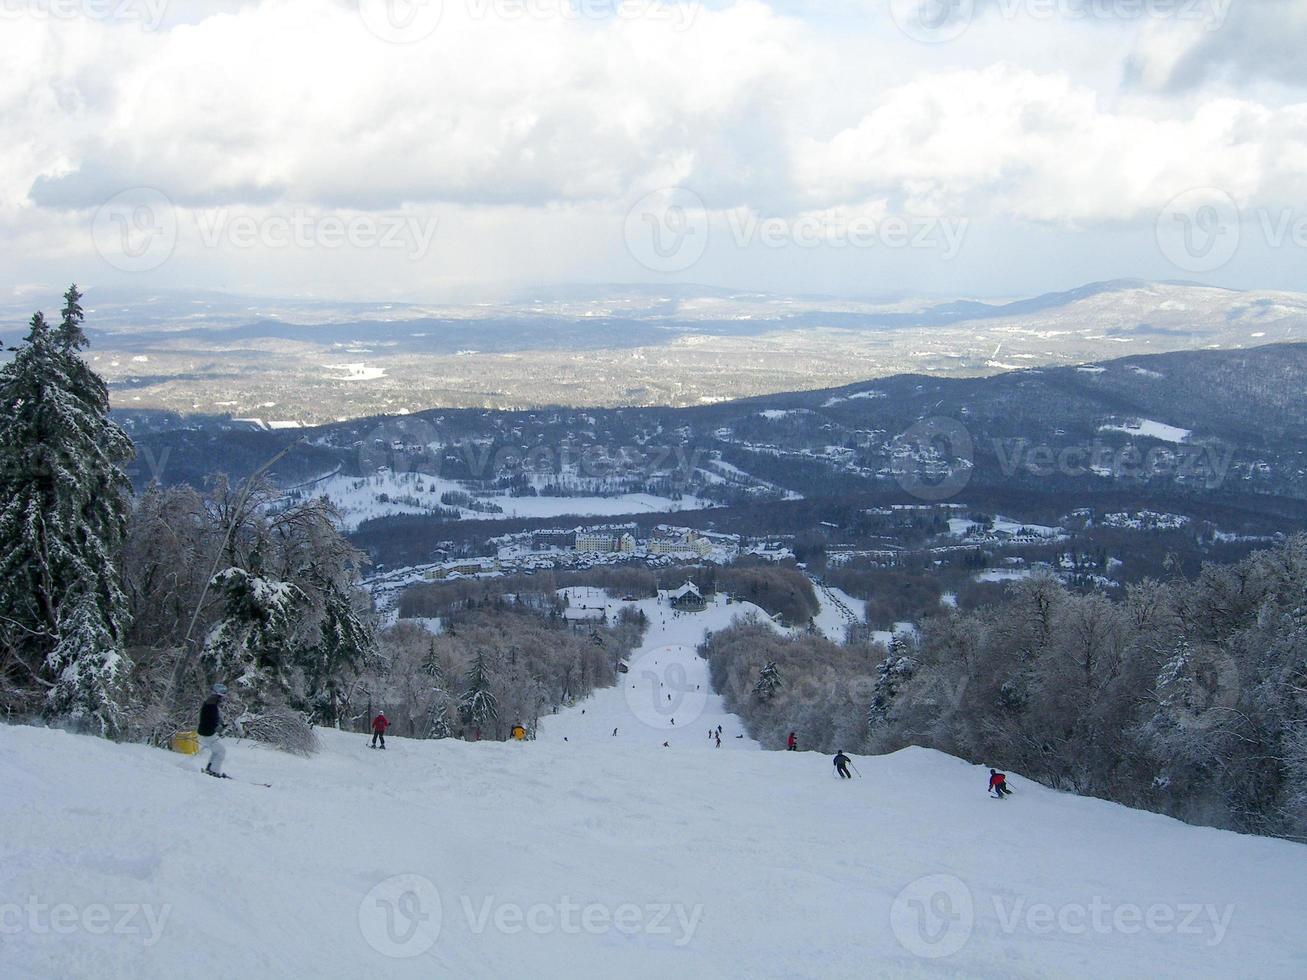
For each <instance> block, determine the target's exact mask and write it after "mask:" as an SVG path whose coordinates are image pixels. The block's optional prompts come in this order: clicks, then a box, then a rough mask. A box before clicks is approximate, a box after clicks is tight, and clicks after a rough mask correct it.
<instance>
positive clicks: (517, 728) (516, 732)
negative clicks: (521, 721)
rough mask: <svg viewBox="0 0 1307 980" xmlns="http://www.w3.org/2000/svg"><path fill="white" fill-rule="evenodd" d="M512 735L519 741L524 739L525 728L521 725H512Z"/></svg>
mask: <svg viewBox="0 0 1307 980" xmlns="http://www.w3.org/2000/svg"><path fill="white" fill-rule="evenodd" d="M513 737H514V738H515V739H517V740H518V741H519V742H521V741H523V740H525V739H526V729H525V728H523V727H522V726H521V725H514V726H513Z"/></svg>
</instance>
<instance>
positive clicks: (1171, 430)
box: [1098, 419, 1193, 444]
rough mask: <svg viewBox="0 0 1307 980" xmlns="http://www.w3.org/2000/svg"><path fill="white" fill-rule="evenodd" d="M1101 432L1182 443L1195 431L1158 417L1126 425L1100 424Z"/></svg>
mask: <svg viewBox="0 0 1307 980" xmlns="http://www.w3.org/2000/svg"><path fill="white" fill-rule="evenodd" d="M1098 428H1099V431H1101V432H1128V433H1129V434H1130V435H1132V436H1147V437H1148V438H1149V439H1157V440H1158V441H1160V442H1174V443H1177V444H1178V443H1181V442H1184V441H1185V440H1186V439H1188V438H1189V437H1190V436H1191V435H1193V432H1192V431H1191V430H1189V429H1182V428H1180V427H1179V426H1176V425H1167V424H1166V423H1165V422H1158V421H1157V420H1156V419H1139V420H1138V421H1137V422H1136V423H1133V424H1132V423H1127V424H1125V425H1100V426H1099V427H1098Z"/></svg>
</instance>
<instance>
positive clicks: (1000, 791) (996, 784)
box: [989, 769, 1012, 800]
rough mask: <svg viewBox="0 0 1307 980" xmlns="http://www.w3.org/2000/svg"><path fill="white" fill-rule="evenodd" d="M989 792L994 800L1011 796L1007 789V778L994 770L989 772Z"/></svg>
mask: <svg viewBox="0 0 1307 980" xmlns="http://www.w3.org/2000/svg"><path fill="white" fill-rule="evenodd" d="M989 791H990V792H991V793H993V794H994V799H996V800H1001V799H1003V797H1005V796H1011V795H1012V791H1011V790H1010V789H1008V788H1007V776H1005V775H1004V774H1003V773H1001V772H998V771H997V770H995V769H991V770H989Z"/></svg>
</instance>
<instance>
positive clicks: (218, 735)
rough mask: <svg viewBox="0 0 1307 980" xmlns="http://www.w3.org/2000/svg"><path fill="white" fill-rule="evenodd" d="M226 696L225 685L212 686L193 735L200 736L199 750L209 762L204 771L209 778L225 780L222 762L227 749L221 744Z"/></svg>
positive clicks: (201, 708)
mask: <svg viewBox="0 0 1307 980" xmlns="http://www.w3.org/2000/svg"><path fill="white" fill-rule="evenodd" d="M226 696H227V685H226V684H214V685H213V690H212V692H211V693H210V694H209V696H208V697H207V698H206V699H205V701H204V704H203V705H202V706H201V707H200V723H199V725H197V726H196V728H195V733H196V734H197V735H199V736H200V748H201V750H204V749H207V750H208V752H209V761H208V762H207V763H205V765H204V771H205V773H207V774H208V775H210V776H217V777H218V778H219V779H225V778H227V777H226V776H224V775H223V772H222V763H223V760H224V759H226V758H227V749H226V747H225V746H224V745H223V744H222V728H223V725H222V711H221V707H222V699H223V698H225V697H226Z"/></svg>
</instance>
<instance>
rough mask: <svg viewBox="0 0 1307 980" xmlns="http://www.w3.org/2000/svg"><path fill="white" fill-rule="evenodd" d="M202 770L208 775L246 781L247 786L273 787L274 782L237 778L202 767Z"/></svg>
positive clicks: (237, 781)
mask: <svg viewBox="0 0 1307 980" xmlns="http://www.w3.org/2000/svg"><path fill="white" fill-rule="evenodd" d="M200 772H202V773H204V775H206V776H212V777H213V778H214V779H230V780H231V781H232V782H233V783H244V784H245V785H246V786H263V787H266V788H267V789H272V783H256V782H254V781H253V780H250V779H237V778H236V777H234V776H228V775H227V774H226V773H225V772H222V773H218V772H209V770H207V769H201V770H200Z"/></svg>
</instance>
